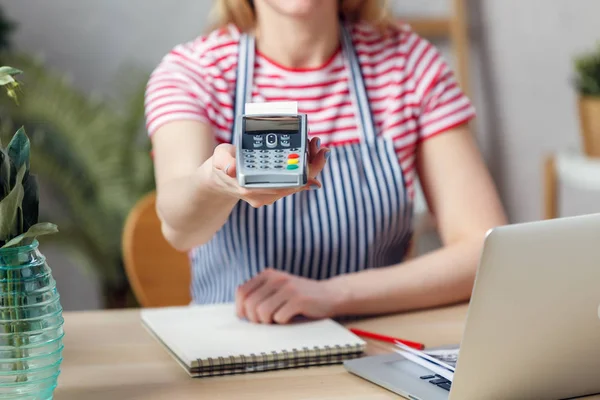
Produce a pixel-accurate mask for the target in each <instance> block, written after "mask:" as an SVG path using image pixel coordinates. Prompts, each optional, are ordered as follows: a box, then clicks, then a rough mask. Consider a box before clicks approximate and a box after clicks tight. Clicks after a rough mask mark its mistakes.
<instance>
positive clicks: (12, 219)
mask: <svg viewBox="0 0 600 400" xmlns="http://www.w3.org/2000/svg"><path fill="white" fill-rule="evenodd" d="M24 175H25V166H23V167H21V169H20V170H19V172H18V174H17V181H16V183H15V186H14V187H13V189H12V190H11V191H10V193H9V194H8V196H6V197H5V198H3V199H2V200H1V201H0V240H3V241H6V240H8V239H9V238H10V237H11V236H12V235H18V234H19V233H20V232H18V231H17V230H16V229H15V228H16V224H17V222H18V218H19V212H20V210H21V202H22V201H23V192H24V190H23V183H22V182H23V176H24Z"/></svg>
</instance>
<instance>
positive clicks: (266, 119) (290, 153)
mask: <svg viewBox="0 0 600 400" xmlns="http://www.w3.org/2000/svg"><path fill="white" fill-rule="evenodd" d="M239 118H240V119H241V120H240V121H239V122H240V123H238V124H237V127H238V130H239V132H236V136H237V138H238V141H237V148H236V152H237V153H236V158H237V160H236V162H237V178H238V182H239V185H240V186H242V187H247V188H293V187H300V186H304V185H306V183H307V181H308V163H307V158H308V157H307V155H308V147H307V146H308V128H307V117H306V114H299V113H296V114H279V113H277V112H275V113H258V114H255V113H253V114H248V113H246V114H242V115H240V116H239Z"/></svg>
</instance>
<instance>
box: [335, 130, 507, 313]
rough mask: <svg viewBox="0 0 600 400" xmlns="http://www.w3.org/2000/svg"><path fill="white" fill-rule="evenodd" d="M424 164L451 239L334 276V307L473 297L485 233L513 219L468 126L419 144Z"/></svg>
mask: <svg viewBox="0 0 600 400" xmlns="http://www.w3.org/2000/svg"><path fill="white" fill-rule="evenodd" d="M417 168H418V171H419V178H420V182H421V186H422V188H423V193H424V195H425V198H426V199H427V203H428V205H429V209H430V211H431V213H432V214H433V215H434V216H435V218H436V220H437V225H438V229H439V233H440V236H441V239H442V241H443V244H444V246H443V247H442V248H441V249H439V250H436V251H433V252H431V253H429V254H427V255H424V256H421V257H418V258H415V259H413V260H410V261H407V262H404V263H402V264H401V265H395V266H390V267H387V268H381V269H373V270H367V271H363V272H359V273H355V274H349V275H342V276H339V277H336V278H333V279H331V280H330V281H328V285H330V286H331V287H335V288H336V289H335V292H337V293H339V292H340V290H342V294H341V295H339V301H338V302H337V304H336V305H335V312H334V313H335V314H337V315H343V314H378V313H389V312H401V311H406V310H413V309H419V308H426V307H435V306H440V305H444V304H449V303H456V302H460V301H465V300H468V299H469V297H470V295H471V291H472V286H473V282H474V278H475V272H476V269H477V264H478V261H479V257H480V252H481V249H482V244H483V240H484V237H485V233H486V232H487V231H488V230H489V229H491V228H493V227H495V226H499V225H504V224H506V223H507V220H506V216H505V214H504V211H503V208H502V206H501V203H500V200H499V197H498V195H497V192H496V189H495V187H494V184H493V181H492V179H491V177H490V175H489V173H488V170H487V168H486V165H485V163H484V161H483V160H482V157H481V156H480V153H479V150H478V149H477V146H476V143H475V140H474V138H473V137H472V135H471V133H470V132H469V130H468V129H467V126H466V125H464V126H461V127H458V128H454V129H452V130H450V131H447V132H445V133H443V134H440V135H437V136H436V137H433V138H429V139H427V140H425V141H423V142H422V143H421V144H420V145H419V149H418V154H417Z"/></svg>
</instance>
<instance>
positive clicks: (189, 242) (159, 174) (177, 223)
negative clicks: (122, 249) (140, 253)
mask: <svg viewBox="0 0 600 400" xmlns="http://www.w3.org/2000/svg"><path fill="white" fill-rule="evenodd" d="M152 145H153V150H154V170H155V179H156V191H157V199H156V211H157V214H158V216H159V218H160V220H161V222H162V231H163V235H164V236H165V238H166V239H167V241H169V243H171V245H172V246H173V247H175V248H176V249H178V250H181V251H185V250H189V249H191V248H193V247H196V246H199V245H202V244H204V243H206V242H208V241H209V240H210V239H211V238H212V237H213V236H214V234H215V233H216V232H217V231H218V230H219V229H221V227H222V226H223V225H224V224H225V222H226V221H227V219H228V217H229V214H230V213H231V210H232V209H233V207H234V206H235V205H236V203H237V202H238V201H239V200H243V201H246V202H248V203H249V204H250V205H251V206H253V207H262V206H264V205H267V204H272V203H273V202H275V201H276V200H278V199H280V198H282V197H284V196H289V195H291V194H293V193H296V192H299V191H302V190H309V188H310V186H311V185H316V186H319V187H320V186H321V183H320V182H319V180H318V179H316V178H315V176H317V175H318V174H319V173H320V172H321V170H322V169H323V167H324V166H325V159H326V153H327V152H328V151H329V149H327V148H326V147H321V148H320V147H319V145H318V138H313V139H312V140H311V141H310V144H309V165H308V169H309V174H310V178H309V180H308V183H307V184H306V185H305V186H303V187H300V188H290V189H287V188H284V189H277V188H275V189H247V188H242V187H240V186H239V185H238V183H237V179H236V166H235V165H236V163H235V161H236V160H235V147H234V146H233V145H231V144H220V145H218V146H217V145H216V143H215V141H214V137H213V135H212V132H211V128H210V127H209V126H208V125H207V124H204V123H201V122H197V121H187V120H181V121H175V122H170V123H167V124H165V125H163V126H162V127H160V128H158V129H157V131H156V132H155V133H154V134H153V135H152Z"/></svg>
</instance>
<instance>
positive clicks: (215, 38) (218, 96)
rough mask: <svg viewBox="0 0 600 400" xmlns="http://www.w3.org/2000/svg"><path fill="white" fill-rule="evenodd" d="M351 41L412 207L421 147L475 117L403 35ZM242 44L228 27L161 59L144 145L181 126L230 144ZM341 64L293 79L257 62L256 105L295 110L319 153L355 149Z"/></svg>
mask: <svg viewBox="0 0 600 400" xmlns="http://www.w3.org/2000/svg"><path fill="white" fill-rule="evenodd" d="M350 33H351V35H352V37H353V41H354V45H355V48H356V52H357V53H358V58H359V62H360V65H361V69H362V73H363V76H364V80H365V85H366V87H367V95H368V98H369V102H370V105H371V110H372V112H373V119H374V122H375V125H376V129H377V135H379V136H380V137H385V138H388V139H390V140H392V141H393V144H394V148H395V149H396V153H397V155H398V160H399V162H400V165H401V167H402V170H403V172H404V175H405V177H406V185H407V190H408V193H409V194H410V195H411V197H412V195H413V194H414V185H413V182H414V180H415V173H416V170H415V156H416V148H417V144H418V143H419V142H420V141H422V140H424V139H427V138H431V137H433V136H435V135H436V134H438V133H441V132H444V131H446V130H448V129H449V128H452V127H455V126H458V125H461V124H463V123H465V122H467V121H468V120H470V119H471V118H472V117H473V116H474V115H475V113H474V109H473V107H472V104H471V102H470V101H469V99H468V98H467V97H466V96H465V95H464V93H463V92H462V91H461V90H460V89H459V87H458V85H457V82H456V80H455V77H454V74H453V72H452V71H451V69H450V68H449V66H448V64H447V63H446V62H445V61H444V59H443V58H442V56H441V54H440V53H439V51H438V50H437V49H436V48H435V47H434V46H433V45H432V44H430V43H429V42H428V41H427V40H425V39H423V38H421V37H420V36H418V35H417V34H415V33H414V32H413V31H411V29H410V28H409V27H408V26H400V27H398V28H394V30H393V31H390V33H391V34H390V35H386V36H384V35H382V34H381V33H380V32H379V31H378V30H376V29H375V28H373V27H371V26H369V25H366V24H364V23H358V24H356V25H354V26H352V28H351V30H350ZM239 37H240V32H239V30H238V29H237V28H236V27H235V26H233V25H230V26H228V27H227V28H225V29H221V30H217V31H213V32H211V33H208V34H206V35H203V36H200V37H198V38H196V39H195V40H193V41H190V42H188V43H184V44H180V45H177V46H175V47H174V48H173V49H172V50H171V51H170V52H169V53H168V54H167V55H166V56H165V57H164V58H163V60H162V61H161V63H160V64H159V65H158V66H157V68H156V69H155V70H154V72H153V73H152V75H151V77H150V80H149V82H148V85H147V91H146V121H147V129H148V133H149V135H152V134H153V133H154V132H156V130H157V129H158V128H159V127H160V126H162V125H164V124H165V123H168V122H171V121H175V120H184V119H185V120H196V121H201V122H204V123H207V124H210V125H211V126H212V127H213V132H214V135H215V138H216V140H217V141H218V142H221V143H230V142H231V135H232V132H231V130H232V125H233V111H234V93H235V82H236V66H237V55H238V47H237V46H238V40H239ZM342 57H343V55H342V51H341V47H340V48H339V50H338V51H337V52H336V53H335V54H334V55H333V56H332V57H331V59H330V60H329V61H328V62H326V63H325V64H324V65H322V66H321V67H319V68H314V69H290V68H286V67H284V66H282V65H279V64H278V63H276V62H275V61H273V60H270V59H269V58H267V57H265V56H264V55H263V54H261V53H260V52H257V54H256V65H255V72H254V88H253V96H254V97H253V99H252V101H254V102H263V101H296V102H298V111H299V112H301V113H306V114H308V124H309V127H310V132H311V136H318V137H320V138H321V144H322V146H330V147H331V146H336V145H340V144H344V143H349V142H354V141H358V140H359V138H360V136H359V132H358V131H357V129H358V128H357V120H356V118H355V109H354V106H353V104H352V101H351V97H350V93H349V89H348V78H349V76H350V75H349V71H348V70H347V69H346V66H345V63H344V60H343V59H342Z"/></svg>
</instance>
